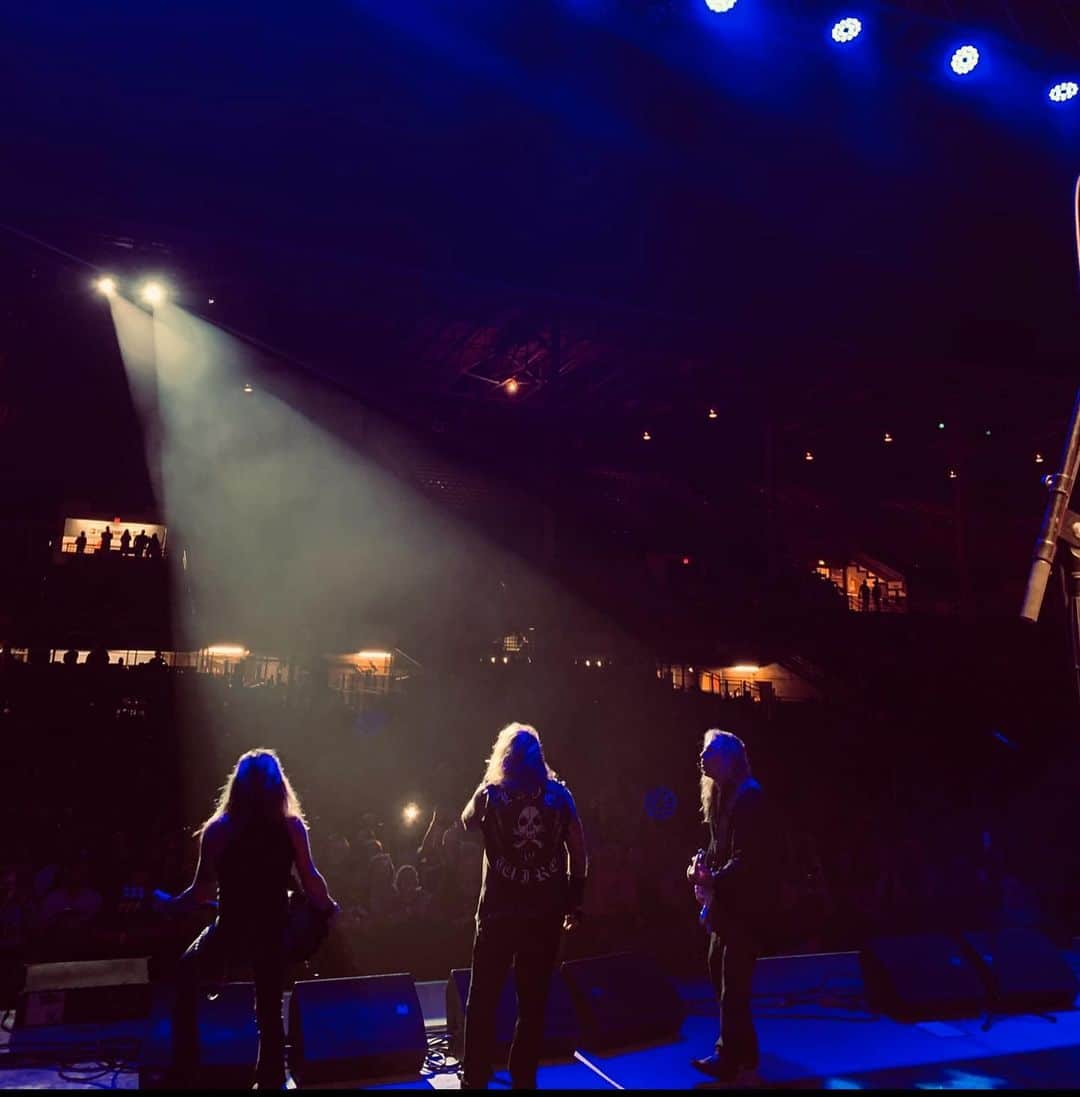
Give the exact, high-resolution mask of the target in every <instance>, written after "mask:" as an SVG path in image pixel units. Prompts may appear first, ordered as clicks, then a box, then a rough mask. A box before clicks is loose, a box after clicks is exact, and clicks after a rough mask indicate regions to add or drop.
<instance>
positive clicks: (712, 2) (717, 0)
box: [705, 0, 739, 13]
mask: <svg viewBox="0 0 1080 1097" xmlns="http://www.w3.org/2000/svg"><path fill="white" fill-rule="evenodd" d="M738 2H739V0H705V6H706V7H707V8H708V9H709V11H718V12H721V13H723V12H725V11H731V9H732V8H733V7H735V5H736V4H737V3H738Z"/></svg>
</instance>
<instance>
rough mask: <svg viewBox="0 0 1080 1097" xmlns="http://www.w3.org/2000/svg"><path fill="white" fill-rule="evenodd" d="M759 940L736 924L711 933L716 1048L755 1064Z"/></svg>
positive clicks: (733, 1058) (751, 1065) (739, 1060)
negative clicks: (717, 1016)
mask: <svg viewBox="0 0 1080 1097" xmlns="http://www.w3.org/2000/svg"><path fill="white" fill-rule="evenodd" d="M758 947H759V946H758V943H757V941H756V940H755V939H754V938H753V937H752V936H751V935H750V934H749V933H747V932H746V930H745V929H743V928H742V927H741V926H739V925H737V924H734V923H732V924H729V925H726V926H724V927H723V930H722V934H716V933H713V934H710V936H709V978H710V979H712V985H713V989H714V990H715V991H716V998H717V1001H719V1003H720V1035H719V1037H718V1038H717V1041H716V1051H717V1054H718V1055H721V1056H723V1058H724V1059H726V1060H730V1061H733V1062H734V1063H735V1064H736V1065H737V1066H740V1067H747V1068H750V1069H753V1068H756V1067H757V1065H758V1038H757V1032H756V1031H755V1029H754V1018H753V1014H752V1013H751V1010H750V998H751V990H752V984H753V979H754V964H755V963H757V958H758Z"/></svg>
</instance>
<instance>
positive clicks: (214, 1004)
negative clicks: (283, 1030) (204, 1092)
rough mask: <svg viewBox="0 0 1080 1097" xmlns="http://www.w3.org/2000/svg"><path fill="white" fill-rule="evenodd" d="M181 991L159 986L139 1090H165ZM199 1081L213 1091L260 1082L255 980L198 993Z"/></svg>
mask: <svg viewBox="0 0 1080 1097" xmlns="http://www.w3.org/2000/svg"><path fill="white" fill-rule="evenodd" d="M175 1001H176V991H175V989H174V988H173V986H172V985H171V984H169V983H163V984H160V985H159V987H158V988H157V993H156V994H155V995H154V1004H153V1008H152V1010H151V1013H150V1025H149V1028H148V1030H147V1033H146V1038H145V1039H144V1040H143V1044H142V1054H141V1056H140V1059H139V1088H140V1089H160V1088H162V1087H163V1086H164V1085H165V1084H166V1083H167V1080H168V1079H167V1075H168V1072H169V1069H170V1067H171V1066H172V1060H173V1024H172V1014H173V1005H174V1003H175ZM197 1001H198V1025H199V1084H200V1086H201V1087H202V1088H209V1089H247V1088H248V1087H250V1086H251V1084H252V1082H253V1081H254V1080H255V1062H256V1059H257V1058H258V1054H259V1030H258V1026H257V1025H256V1022H255V984H254V983H225V984H224V985H223V986H221V987H218V988H216V989H213V990H210V989H204V990H202V991H200V992H199V996H198V999H197Z"/></svg>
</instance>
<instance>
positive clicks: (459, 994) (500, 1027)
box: [446, 967, 578, 1069]
mask: <svg viewBox="0 0 1080 1097" xmlns="http://www.w3.org/2000/svg"><path fill="white" fill-rule="evenodd" d="M471 981H472V969H471V968H467V967H463V968H454V969H453V971H451V972H450V978H449V979H448V980H447V983H446V1027H447V1028H448V1029H449V1030H450V1053H451V1054H452V1055H454V1056H455V1057H456V1058H458V1059H460V1058H461V1053H462V1051H463V1050H464V1036H465V1005H466V1003H467V1002H468V1000H469V984H470V983H471ZM516 1023H517V987H516V985H515V983H514V972H513V970H511V971H510V972H509V973H508V974H507V976H506V982H505V983H503V988H502V995H501V996H500V998H499V1011H498V1013H497V1014H496V1020H495V1060H494V1063H493V1065H494V1066H497V1067H499V1068H500V1069H501V1068H502V1067H505V1066H506V1065H507V1061H508V1060H509V1058H510V1044H511V1041H512V1040H513V1039H514V1025H515V1024H516ZM577 1046H578V1023H577V1012H576V1010H575V1009H574V1002H573V999H572V998H571V997H570V990H569V988H568V987H567V985H566V980H565V979H564V978H563V977H562V975H561V974H560V973H559V971H557V970H556V971H554V972H552V975H551V991H550V993H549V994H548V1000H547V1009H546V1010H545V1011H544V1042H543V1043H542V1044H541V1046H540V1058H541V1059H547V1060H555V1059H572V1058H573V1057H574V1050H575V1048H576V1047H577Z"/></svg>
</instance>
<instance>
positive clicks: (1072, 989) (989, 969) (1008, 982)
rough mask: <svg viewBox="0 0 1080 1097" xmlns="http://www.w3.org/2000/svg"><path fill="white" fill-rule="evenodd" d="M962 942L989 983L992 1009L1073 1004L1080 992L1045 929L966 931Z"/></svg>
mask: <svg viewBox="0 0 1080 1097" xmlns="http://www.w3.org/2000/svg"><path fill="white" fill-rule="evenodd" d="M964 944H965V946H966V948H967V950H968V954H969V956H970V958H971V960H972V963H973V964H974V966H975V969H976V970H977V971H978V972H979V974H980V975H981V976H982V979H983V982H984V983H985V985H986V988H987V991H988V993H989V998H990V1008H991V1009H992V1010H996V1011H998V1012H1001V1013H1027V1012H1043V1011H1054V1010H1061V1009H1072V1008H1073V1006H1074V1005H1075V1003H1076V995H1077V993H1078V992H1080V985H1078V983H1077V979H1076V976H1075V975H1074V974H1073V970H1072V968H1071V967H1070V966H1069V963H1068V961H1067V960H1066V959H1065V957H1064V956H1063V955H1062V954H1061V952H1060V950H1059V949H1058V948H1057V946H1056V945H1055V944H1054V943H1053V942H1052V941H1051V940H1050V939H1049V938H1048V937H1046V936H1044V935H1043V934H1041V933H1038V932H1036V931H1035V930H1030V929H1004V930H1000V931H999V932H996V933H965V934H964Z"/></svg>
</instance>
